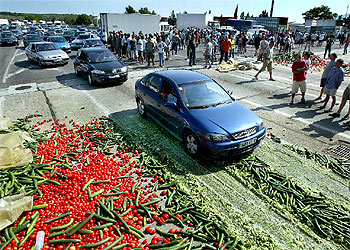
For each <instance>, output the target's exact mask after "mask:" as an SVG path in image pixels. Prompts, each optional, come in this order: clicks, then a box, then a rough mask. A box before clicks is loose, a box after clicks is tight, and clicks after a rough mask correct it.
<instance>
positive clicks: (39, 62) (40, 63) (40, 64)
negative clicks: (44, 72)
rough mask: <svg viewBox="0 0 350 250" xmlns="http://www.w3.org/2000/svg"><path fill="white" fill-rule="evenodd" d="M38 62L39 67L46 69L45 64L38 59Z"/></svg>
mask: <svg viewBox="0 0 350 250" xmlns="http://www.w3.org/2000/svg"><path fill="white" fill-rule="evenodd" d="M37 61H38V65H39V66H40V67H44V65H43V63H42V62H41V61H40V60H39V59H37Z"/></svg>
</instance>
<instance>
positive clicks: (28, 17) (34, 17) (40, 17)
mask: <svg viewBox="0 0 350 250" xmlns="http://www.w3.org/2000/svg"><path fill="white" fill-rule="evenodd" d="M24 19H25V20H37V21H39V20H43V15H39V14H25V16H24Z"/></svg>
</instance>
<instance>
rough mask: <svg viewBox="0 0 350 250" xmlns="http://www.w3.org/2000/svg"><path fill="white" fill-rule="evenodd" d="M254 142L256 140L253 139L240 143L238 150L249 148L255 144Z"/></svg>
mask: <svg viewBox="0 0 350 250" xmlns="http://www.w3.org/2000/svg"><path fill="white" fill-rule="evenodd" d="M256 140H257V138H256V137H255V138H253V139H251V140H249V141H244V142H241V143H240V144H239V148H246V147H249V146H251V145H253V144H254V143H256Z"/></svg>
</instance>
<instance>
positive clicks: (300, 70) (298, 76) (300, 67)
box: [290, 54, 308, 104]
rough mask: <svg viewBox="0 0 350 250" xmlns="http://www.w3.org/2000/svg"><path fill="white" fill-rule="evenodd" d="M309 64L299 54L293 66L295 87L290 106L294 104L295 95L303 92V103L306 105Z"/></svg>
mask: <svg viewBox="0 0 350 250" xmlns="http://www.w3.org/2000/svg"><path fill="white" fill-rule="evenodd" d="M307 69H308V67H307V64H306V62H305V61H304V60H301V55H300V54H297V56H296V61H295V62H293V64H292V72H293V86H292V100H291V101H290V104H293V103H294V97H295V94H296V93H298V90H299V88H300V90H301V103H303V104H305V103H306V102H305V92H306V81H305V80H306V70H307Z"/></svg>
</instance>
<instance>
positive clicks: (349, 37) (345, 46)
mask: <svg viewBox="0 0 350 250" xmlns="http://www.w3.org/2000/svg"><path fill="white" fill-rule="evenodd" d="M349 43H350V33H348V35H347V38H346V40H345V44H344V52H343V55H346V54H347V53H348V46H349Z"/></svg>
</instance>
